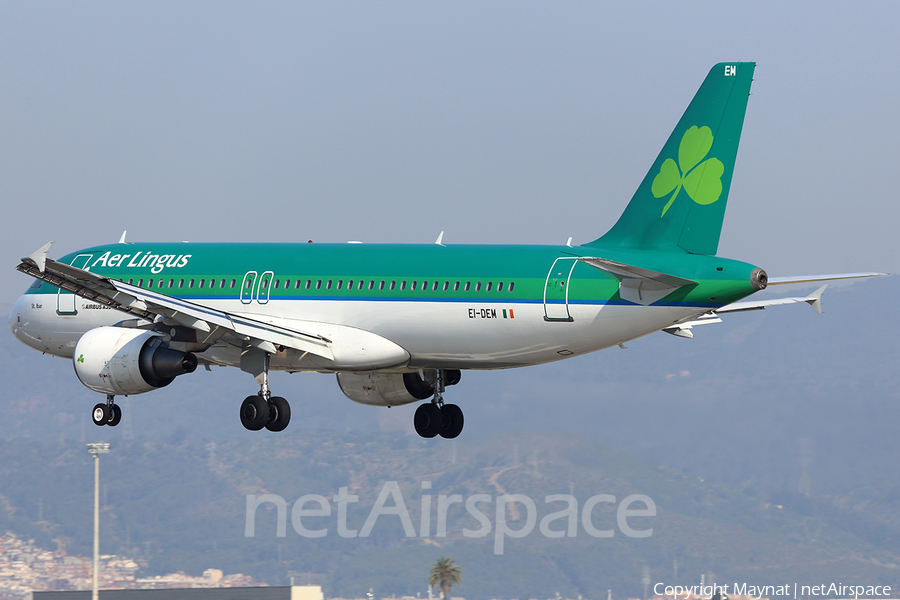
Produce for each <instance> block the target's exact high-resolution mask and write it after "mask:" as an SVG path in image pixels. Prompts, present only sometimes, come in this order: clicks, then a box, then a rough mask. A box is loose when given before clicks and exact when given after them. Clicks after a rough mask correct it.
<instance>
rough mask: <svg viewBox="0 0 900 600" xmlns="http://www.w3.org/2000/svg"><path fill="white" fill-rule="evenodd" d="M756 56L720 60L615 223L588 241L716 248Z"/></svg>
mask: <svg viewBox="0 0 900 600" xmlns="http://www.w3.org/2000/svg"><path fill="white" fill-rule="evenodd" d="M755 67H756V63H719V64H717V65H716V66H714V67H713V68H712V70H711V71H710V72H709V75H707V76H706V80H705V81H704V82H703V85H701V86H700V89H699V90H698V91H697V94H696V95H695V96H694V99H693V100H692V101H691V103H690V105H689V106H688V108H687V110H686V111H684V115H682V117H681V120H680V121H679V122H678V126H677V127H676V128H675V130H674V131H673V132H672V135H671V136H669V139H668V141H667V142H666V144H665V146H663V149H662V152H660V153H659V156H658V157H657V158H656V161H655V162H654V163H653V167H652V168H651V169H650V172H649V173H647V176H646V177H644V181H642V182H641V185H640V187H638V189H637V192H635V194H634V197H632V199H631V202H630V203H629V204H628V206H627V208H626V209H625V212H624V213H623V214H622V216H621V217H619V220H618V221H617V222H616V224H615V225H614V226H613V227H612V229H610V230H609V232H607V233H606V235H604V236H603V237H601V238H600V239H597V240H594V241H593V242H590V243H589V244H586V245H587V246H598V247H604V248H640V249H648V250H650V249H655V250H677V251H683V252H690V253H693V254H709V255H714V254H715V253H716V249H717V248H718V246H719V234H720V233H721V231H722V220H723V219H724V217H725V204H726V203H727V201H728V189H729V188H730V187H731V177H732V174H733V172H734V160H735V157H736V156H737V150H738V142H739V141H740V138H741V128H742V127H743V125H744V113H745V112H746V109H747V99H748V97H749V95H750V82H751V81H752V80H753V70H754V68H755Z"/></svg>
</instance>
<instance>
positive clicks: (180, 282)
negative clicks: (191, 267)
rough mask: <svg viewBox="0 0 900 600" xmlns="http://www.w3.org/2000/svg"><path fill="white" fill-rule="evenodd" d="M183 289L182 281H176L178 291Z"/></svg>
mask: <svg viewBox="0 0 900 600" xmlns="http://www.w3.org/2000/svg"><path fill="white" fill-rule="evenodd" d="M183 287H184V279H181V280H179V281H178V289H179V290H180V289H181V288H183Z"/></svg>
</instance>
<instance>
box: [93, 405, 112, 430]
mask: <svg viewBox="0 0 900 600" xmlns="http://www.w3.org/2000/svg"><path fill="white" fill-rule="evenodd" d="M110 416H111V414H110V410H109V408H108V407H107V406H106V404H98V405H97V406H95V407H94V410H93V412H92V413H91V419H92V420H93V421H94V425H106V424H107V423H109V419H110Z"/></svg>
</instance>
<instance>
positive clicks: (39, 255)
mask: <svg viewBox="0 0 900 600" xmlns="http://www.w3.org/2000/svg"><path fill="white" fill-rule="evenodd" d="M52 245H53V242H47V243H46V244H44V245H43V246H41V247H40V248H39V249H38V250H37V251H35V253H34V254H32V255H31V256H28V257H26V258H23V259H22V261H26V260H30V261H31V262H33V263H34V264H35V265H37V268H38V271H40V272H41V273H43V272H44V267H45V266H46V264H47V251H48V250H50V246H52Z"/></svg>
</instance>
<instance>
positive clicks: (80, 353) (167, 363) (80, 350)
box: [72, 327, 197, 396]
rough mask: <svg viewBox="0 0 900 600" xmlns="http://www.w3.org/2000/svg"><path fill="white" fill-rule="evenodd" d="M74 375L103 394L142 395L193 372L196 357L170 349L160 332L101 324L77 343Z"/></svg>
mask: <svg viewBox="0 0 900 600" xmlns="http://www.w3.org/2000/svg"><path fill="white" fill-rule="evenodd" d="M72 360H73V361H74V363H75V374H76V375H78V379H80V380H81V383H83V384H84V385H86V386H87V387H89V388H90V389H92V390H94V391H95V392H100V393H102V394H113V395H126V396H127V395H130V394H142V393H144V392H150V391H153V390H155V389H158V388H161V387H165V386H167V385H169V384H170V383H172V381H173V380H174V379H175V377H177V376H178V375H182V374H184V373H192V372H193V371H194V369H196V368H197V357H196V356H194V355H193V354H191V353H190V352H181V351H179V350H173V349H172V348H169V347H168V345H167V344H166V342H165V341H163V339H162V337H161V334H159V333H157V332H155V331H146V330H143V329H127V328H124V327H98V328H96V329H91V330H90V331H88V332H87V333H85V334H84V335H83V336H81V339H79V340H78V343H77V344H76V345H75V355H74V356H73V357H72Z"/></svg>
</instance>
